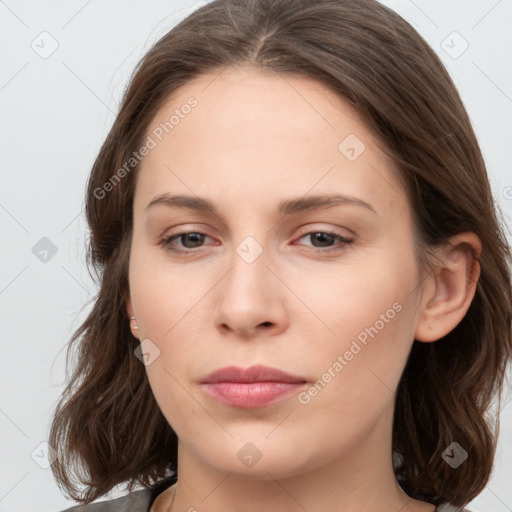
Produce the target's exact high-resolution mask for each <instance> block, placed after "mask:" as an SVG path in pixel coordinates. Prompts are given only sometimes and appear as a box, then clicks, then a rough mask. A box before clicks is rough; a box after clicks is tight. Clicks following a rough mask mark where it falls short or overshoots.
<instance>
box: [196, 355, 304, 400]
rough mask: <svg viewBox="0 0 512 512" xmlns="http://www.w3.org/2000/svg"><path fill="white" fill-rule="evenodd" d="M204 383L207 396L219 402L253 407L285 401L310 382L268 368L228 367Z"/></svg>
mask: <svg viewBox="0 0 512 512" xmlns="http://www.w3.org/2000/svg"><path fill="white" fill-rule="evenodd" d="M201 384H202V387H203V389H204V390H205V391H206V393H207V394H208V395H209V396H210V397H211V398H213V399H215V400H217V401H219V402H222V403H224V404H226V405H231V406H233V407H243V408H251V407H264V406H266V405H270V404H273V403H275V402H278V401H280V400H284V399H285V398H286V397H288V396H290V395H291V394H294V393H296V392H297V391H299V390H300V389H301V388H302V387H304V386H305V385H306V384H307V380H306V379H305V378H304V377H300V376H297V375H292V374H290V373H287V372H284V371H282V370H279V369H277V368H270V367H268V366H262V365H255V366H250V367H249V368H241V367H237V366H226V367H224V368H219V369H218V370H215V371H214V372H212V373H210V374H209V375H208V376H207V377H206V378H205V379H204V380H203V381H201Z"/></svg>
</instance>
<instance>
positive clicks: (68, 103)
mask: <svg viewBox="0 0 512 512" xmlns="http://www.w3.org/2000/svg"><path fill="white" fill-rule="evenodd" d="M203 3H204V1H199V2H192V1H190V0H188V1H187V0H181V1H180V0H167V1H163V0H151V1H149V2H142V0H141V1H130V2H122V1H121V0H111V1H110V2H99V1H98V0H89V1H86V0H72V1H67V2H64V1H57V0H56V1H46V2H36V1H28V0H27V1H25V0H7V1H6V2H4V1H0V48H1V52H2V53H1V59H0V141H1V148H2V150H1V152H0V170H1V186H0V226H1V228H0V229H1V231H0V233H1V234H2V250H1V253H0V268H1V272H0V308H1V309H0V314H1V319H0V326H1V327H2V332H1V334H0V335H1V337H2V355H3V357H2V360H1V373H0V375H1V387H0V390H1V395H0V432H1V436H0V450H1V452H0V471H1V473H0V474H1V475H2V478H1V479H0V512H6V511H9V512H15V511H27V510H38V511H42V512H44V511H48V512H56V511H58V510H61V509H63V508H65V507H68V506H71V504H72V503H70V502H68V501H66V500H65V499H64V498H63V497H62V496H61V493H60V491H59V489H58V488H57V486H56V484H55V482H54V480H53V478H52V474H51V470H50V469H45V468H44V467H42V466H44V465H45V463H46V464H47V457H48V449H47V448H45V445H44V444H43V445H41V443H43V442H44V440H45V439H46V437H47V433H48V426H49V421H50V416H51V411H52V409H53V407H54V405H55V403H56V400H57V398H58V396H59V394H60V392H61V391H62V389H63V384H64V378H65V375H64V362H65V345H66V343H67V341H68V340H69V338H70V336H71V334H72V332H73V331H74V330H75V329H76V328H77V327H78V326H79V324H80V322H81V321H82V320H83V319H84V318H85V314H86V312H87V311H88V309H89V306H88V305H87V304H86V303H87V301H88V299H90V298H91V296H92V294H94V291H95V290H94V286H93V284H92V282H91V280H90V278H89V276H88V273H87V269H86V267H85V263H84V247H85V245H84V244H85V236H86V233H87V229H86V227H85V224H84V217H83V211H82V207H83V200H84V190H85V189H84V187H85V182H86V178H87V176H88V173H89V170H90V168H91V165H92V163H93V160H94V158H95V156H96V154H97V152H98V150H99V147H100V145H101V143H102V141H103V139H104V138H105V136H106V134H107V132H108V129H109V127H110V125H111V123H112V122H113V119H114V116H115V112H116V111H117V108H118V104H119V100H120V95H121V93H122V91H123V89H124V87H125V85H126V83H127V80H128V77H129V76H130V74H131V72H132V69H133V68H134V66H135V64H136V63H137V61H138V60H139V59H140V58H141V57H142V56H143V54H144V53H145V51H147V50H148V49H149V47H150V45H151V44H152V43H153V42H154V41H155V40H156V39H157V38H158V37H160V36H161V35H163V34H164V33H165V32H166V31H167V30H168V29H169V28H170V27H171V26H172V25H174V24H175V23H176V22H177V21H178V20H179V19H181V18H182V17H184V16H185V15H186V14H188V13H189V12H191V11H192V10H193V9H195V8H196V7H197V6H199V5H202V4H203ZM383 3H385V4H387V5H389V6H390V7H392V8H393V9H395V10H396V11H397V12H399V13H400V14H401V15H402V16H403V17H405V18H406V19H407V20H408V21H409V22H410V23H411V24H412V25H413V26H414V27H415V28H416V29H417V30H418V31H419V32H420V33H421V34H422V35H423V36H424V37H425V38H426V39H427V41H428V42H429V43H430V44H431V46H432V47H433V48H434V49H435V51H436V52H437V53H438V54H439V55H440V56H441V58H442V59H443V61H444V63H445V64H446V65H447V67H448V69H449V72H450V73H451V75H452V77H453V79H454V81H455V83H456V85H457V86H458V88H459V91H460V93H461V95H462V98H463V100H464V102H465V104H466V107H467V109H468V111H469V114H470V116H471V119H472V121H473V124H474V127H475V129H476V132H477V136H478V137H479V140H480V143H481V147H482V150H483V152H484V156H485V159H486V162H487V164H488V170H489V173H490V178H491V181H492V186H493V189H494V191H495V194H496V197H497V198H498V199H499V203H500V205H501V208H502V210H503V214H504V217H505V219H506V222H507V223H508V225H509V226H510V225H512V222H511V214H512V170H511V169H512V165H511V164H512V161H511V160H512V158H511V146H512V144H511V143H512V137H511V136H512V129H511V119H512V72H511V71H512V65H511V57H510V55H512V37H511V27H512V0H500V1H498V0H470V1H469V0H464V1H463V0H457V1H455V0H451V1H446V0H443V1H441V0H435V1H427V0H415V1H413V0H386V1H385V2H383ZM454 31H455V32H457V33H458V34H454V33H453V32H454ZM466 45H468V48H467V49H466V50H465V51H464V52H463V53H462V51H463V50H464V48H465V46H466ZM54 47H55V48H54ZM54 49H55V51H54V52H53V53H52V54H51V55H50V53H51V51H52V50H54ZM43 237H47V238H48V239H49V240H50V241H51V243H52V244H53V245H54V246H55V249H56V250H57V252H56V253H55V254H54V255H53V254H52V249H51V247H49V246H48V242H47V241H43V242H40V240H41V238H43ZM38 243H39V244H42V245H36V244H38ZM45 244H46V245H45ZM34 246H36V249H34V250H33V247H34ZM55 249H54V250H55ZM45 250H48V251H49V252H48V253H45V252H44V251H45ZM41 258H43V259H44V258H46V261H41ZM4 327H5V330H3V328H4ZM509 398H510V397H509ZM511 403H512V402H509V404H508V406H507V407H505V409H504V411H503V417H502V427H501V437H500V441H499V447H498V453H497V459H496V467H495V472H494V474H493V477H492V479H491V481H490V483H489V485H488V486H487V488H486V490H485V491H484V492H483V493H482V494H481V495H480V496H479V497H478V498H477V499H476V500H474V502H473V503H472V504H471V505H472V506H471V507H470V508H471V509H472V510H474V511H480V512H484V511H488V512H505V511H511V510H512V486H510V482H511V481H512V480H511V477H512V405H511ZM117 494H119V492H118V493H115V495H117Z"/></svg>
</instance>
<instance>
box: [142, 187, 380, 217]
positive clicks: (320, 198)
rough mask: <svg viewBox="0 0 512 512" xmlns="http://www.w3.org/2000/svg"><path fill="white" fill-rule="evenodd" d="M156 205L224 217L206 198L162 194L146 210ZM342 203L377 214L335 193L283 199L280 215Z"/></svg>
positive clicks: (368, 206) (357, 202) (357, 201)
mask: <svg viewBox="0 0 512 512" xmlns="http://www.w3.org/2000/svg"><path fill="white" fill-rule="evenodd" d="M156 205H165V206H177V207H180V208H187V209H190V210H198V211H204V212H209V213H212V214H214V215H216V216H217V217H220V218H222V216H221V215H220V213H219V211H218V210H217V208H216V207H215V205H214V204H213V203H212V202H211V201H209V200H207V199H204V198H201V197H198V196H188V195H172V194H168V193H166V194H160V195H158V196H156V197H154V198H153V199H152V200H151V201H150V202H149V204H148V205H147V206H146V211H147V210H148V209H150V208H152V207H153V206H156ZM340 205H353V206H360V207H363V208H365V209H367V210H369V211H371V212H373V213H375V214H377V212H376V211H375V209H374V208H373V207H372V206H371V205H370V204H369V203H367V202H366V201H363V200H362V199H359V198H357V197H353V196H345V195H340V194H335V195H315V196H307V197H299V198H295V199H287V200H284V201H281V202H280V203H279V204H278V207H277V213H278V214H279V215H292V214H297V213H301V212H305V211H310V210H316V209H320V208H330V207H333V206H340ZM377 215H378V214H377Z"/></svg>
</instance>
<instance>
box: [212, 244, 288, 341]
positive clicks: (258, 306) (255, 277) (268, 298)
mask: <svg viewBox="0 0 512 512" xmlns="http://www.w3.org/2000/svg"><path fill="white" fill-rule="evenodd" d="M216 288H217V304H216V308H215V313H214V322H215V325H216V327H217V328H218V329H220V330H221V331H223V333H224V334H226V333H231V334H232V335H234V336H236V337H239V338H243V339H253V338H255V337H258V336H262V335H264V336H265V337H268V336H274V335H276V334H279V333H280V332H282V331H284V330H285V329H286V328H287V325H288V315H287V310H286V307H285V299H286V297H285V294H286V286H284V284H283V283H282V281H280V279H279V278H278V277H277V275H276V273H275V271H274V270H273V269H272V270H271V269H270V268H269V266H268V258H267V257H266V253H265V251H263V252H262V253H261V254H260V255H259V256H258V257H257V258H256V259H255V260H254V261H252V262H251V261H250V260H248V259H246V258H244V257H242V256H240V254H239V253H237V252H236V251H233V255H232V258H231V269H230V271H229V272H228V273H227V275H225V277H224V278H223V279H222V280H221V282H220V283H219V286H218V287H216Z"/></svg>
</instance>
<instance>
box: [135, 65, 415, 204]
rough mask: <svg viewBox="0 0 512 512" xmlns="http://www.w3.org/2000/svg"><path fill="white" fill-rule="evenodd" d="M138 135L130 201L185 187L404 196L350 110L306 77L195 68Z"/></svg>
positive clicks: (238, 194)
mask: <svg viewBox="0 0 512 512" xmlns="http://www.w3.org/2000/svg"><path fill="white" fill-rule="evenodd" d="M191 105H194V106H191ZM146 135H147V136H148V137H151V138H152V139H153V140H154V142H155V147H154V148H153V149H151V151H150V152H149V154H147V156H145V157H144V159H143V161H142V162H141V165H140V168H139V171H138V172H139V174H140V176H138V180H137V181H138V183H137V193H136V202H137V196H138V197H139V200H142V199H141V196H142V197H143V200H144V201H145V202H146V203H147V202H148V201H149V200H150V199H151V197H152V196H154V195H157V194H159V193H162V192H186V193H191V192H193V193H194V194H197V195H204V196H207V197H209V198H210V199H212V200H213V201H215V200H216V198H218V199H219V200H222V201H228V202H229V201H231V200H233V201H236V200H240V201H241V204H246V205H247V204H250V202H251V201H252V200H254V201H259V202H261V200H262V199H263V198H266V199H268V200H269V201H271V200H272V201H273V200H274V199H275V197H277V196H279V197H284V196H298V195H304V194H307V193H308V191H309V190H311V192H314V193H326V192H331V191H332V190H333V189H336V190H337V191H340V192H343V193H346V194H353V195H357V194H364V195H366V197H367V198H371V199H372V200H374V201H377V202H379V203H381V206H382V207H384V206H385V204H387V205H388V206H389V205H396V206H400V203H404V201H406V198H405V192H404V191H403V189H402V187H401V183H400V182H399V179H398V171H397V170H396V169H395V168H394V164H393V162H392V160H391V159H390V158H389V157H388V156H387V155H386V154H385V153H384V152H383V151H382V150H381V149H380V143H379V141H378V139H377V138H376V137H374V135H373V134H372V133H371V132H370V130H369V128H368V127H367V126H366V125H365V123H364V122H363V120H362V119H361V118H360V116H359V115H358V113H357V112H356V111H355V110H354V109H353V108H352V107H351V105H349V104H348V103H347V102H346V101H345V100H344V99H342V98H341V97H340V96H338V95H337V94H335V93H334V92H333V91H332V90H330V89H329V88H328V87H327V86H325V85H324V84H322V83H321V82H318V81H316V80H314V79H312V78H309V77H306V76H302V75H297V74H294V75H291V74H286V75H284V74H282V73H276V72H274V71H271V70H268V71H267V70H265V71H261V70H259V69H255V68H252V67H242V68H225V69H223V70H219V71H216V72H212V73H208V74H204V75H201V76H199V77H197V78H196V79H194V80H192V81H191V82H189V83H187V84H185V85H184V86H182V87H180V88H179V89H177V90H176V91H174V93H173V94H172V95H171V96H170V97H169V98H168V99H167V101H165V103H164V104H163V105H162V107H161V108H160V109H159V111H158V112H157V114H156V115H155V117H154V118H153V119H152V121H151V123H150V125H149V128H148V130H147V133H146ZM404 206H405V205H404V204H402V205H401V207H402V208H403V207H404Z"/></svg>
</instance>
